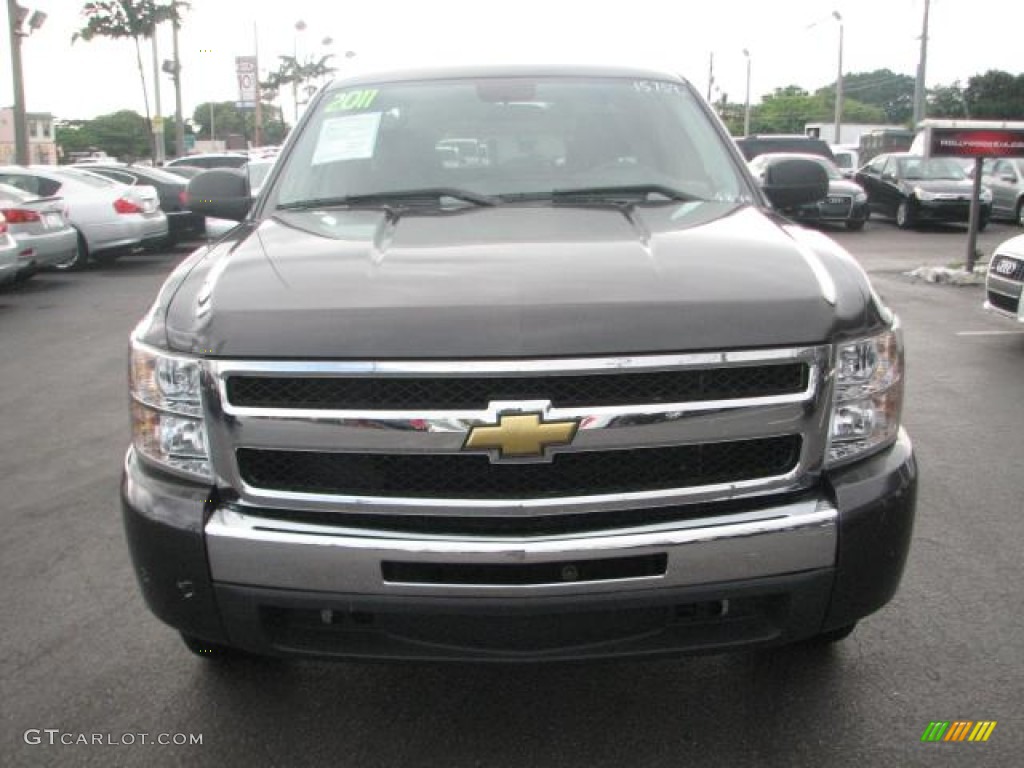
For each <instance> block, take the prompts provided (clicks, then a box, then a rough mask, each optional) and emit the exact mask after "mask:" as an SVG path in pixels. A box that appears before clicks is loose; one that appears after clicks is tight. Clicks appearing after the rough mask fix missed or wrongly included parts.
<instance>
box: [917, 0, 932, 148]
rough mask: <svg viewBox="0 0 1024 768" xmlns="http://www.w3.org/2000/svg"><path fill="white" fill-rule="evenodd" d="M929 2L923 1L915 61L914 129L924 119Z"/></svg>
mask: <svg viewBox="0 0 1024 768" xmlns="http://www.w3.org/2000/svg"><path fill="white" fill-rule="evenodd" d="M930 5H931V2H930V0H924V22H923V23H922V25H921V57H920V58H919V59H918V61H917V80H916V81H915V82H914V128H915V129H916V128H917V126H918V123H920V122H921V121H922V120H924V118H925V97H926V96H927V91H926V89H925V84H924V83H925V71H926V67H927V64H928V10H929V6H930Z"/></svg>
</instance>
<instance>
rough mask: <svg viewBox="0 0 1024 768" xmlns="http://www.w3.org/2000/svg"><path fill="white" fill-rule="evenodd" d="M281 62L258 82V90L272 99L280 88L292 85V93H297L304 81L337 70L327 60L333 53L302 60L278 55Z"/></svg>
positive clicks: (319, 77)
mask: <svg viewBox="0 0 1024 768" xmlns="http://www.w3.org/2000/svg"><path fill="white" fill-rule="evenodd" d="M278 58H279V59H280V60H281V64H280V65H279V66H278V68H277V70H276V71H275V72H271V73H270V75H269V76H268V77H267V80H266V82H262V83H260V90H261V91H262V92H263V93H264V94H265V95H266V96H267V98H268V99H269V100H271V101H273V100H274V99H275V98H276V97H277V95H278V93H279V92H280V90H281V89H282V88H283V87H284V86H286V85H291V86H292V93H293V94H297V93H298V91H299V90H300V89H301V88H302V85H303V84H304V83H308V82H310V81H316V80H320V79H321V78H324V77H327V75H330V74H332V73H334V72H336V71H337V69H336V68H335V67H332V66H330V65H329V64H328V62H329V61H330V60H331V59H333V58H334V54H333V53H329V54H327V55H326V56H321V57H320V58H319V59H312V58H311V59H307V60H306V61H304V62H302V61H299V60H298V59H297V58H296V57H294V56H278ZM295 110H296V115H295V116H296V118H298V97H297V96H296V106H295Z"/></svg>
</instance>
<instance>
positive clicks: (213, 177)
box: [185, 168, 252, 221]
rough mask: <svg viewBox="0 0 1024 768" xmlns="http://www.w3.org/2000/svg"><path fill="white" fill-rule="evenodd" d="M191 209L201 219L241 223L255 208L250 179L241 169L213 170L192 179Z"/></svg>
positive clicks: (189, 205)
mask: <svg viewBox="0 0 1024 768" xmlns="http://www.w3.org/2000/svg"><path fill="white" fill-rule="evenodd" d="M185 194H186V195H187V196H188V207H189V210H191V211H193V212H194V213H198V214H200V215H201V216H212V217H213V218H216V219H229V220H230V221H241V220H242V219H244V218H245V217H246V215H247V214H248V213H249V209H250V208H251V207H252V194H251V193H250V191H249V179H248V176H247V175H246V173H245V172H244V171H242V170H239V169H238V168H211V169H210V170H208V171H203V172H202V173H199V174H196V175H195V177H193V178H192V179H190V180H189V182H188V190H187V192H186V193H185Z"/></svg>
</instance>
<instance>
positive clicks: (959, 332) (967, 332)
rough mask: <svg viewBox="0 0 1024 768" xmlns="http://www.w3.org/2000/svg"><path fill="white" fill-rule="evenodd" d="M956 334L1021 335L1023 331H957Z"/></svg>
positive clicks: (1023, 333)
mask: <svg viewBox="0 0 1024 768" xmlns="http://www.w3.org/2000/svg"><path fill="white" fill-rule="evenodd" d="M956 335H957V336H1021V335H1024V331H957V334H956Z"/></svg>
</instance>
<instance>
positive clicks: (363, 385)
mask: <svg viewBox="0 0 1024 768" xmlns="http://www.w3.org/2000/svg"><path fill="white" fill-rule="evenodd" d="M807 375H808V366H807V364H806V363H801V362H795V363H783V364H781V365H770V366H743V367H734V368H698V369H680V370H675V371H657V372H647V371H634V372H626V373H604V374H590V375H558V376H537V375H528V376H514V377H510V376H490V377H473V376H466V377H461V378H452V377H450V376H449V377H445V376H403V377H395V378H367V377H353V376H348V377H345V376H317V377H309V376H254V375H243V374H236V375H232V376H229V377H228V379H227V387H226V392H227V397H228V400H229V402H230V403H231V405H234V406H239V407H248V408H281V409H302V408H320V409H336V410H337V409H349V410H351V409H360V410H375V411H376V410H437V409H438V408H445V409H456V410H471V409H477V410H482V409H484V408H486V407H487V405H488V403H490V402H492V401H494V400H550V401H551V404H552V406H554V407H556V408H580V407H583V408H586V407H594V406H598V407H600V406H614V405H643V404H649V403H680V402H687V401H689V400H731V399H738V398H750V397H767V396H770V395H787V394H795V393H799V392H802V391H804V390H805V389H806V388H807Z"/></svg>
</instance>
